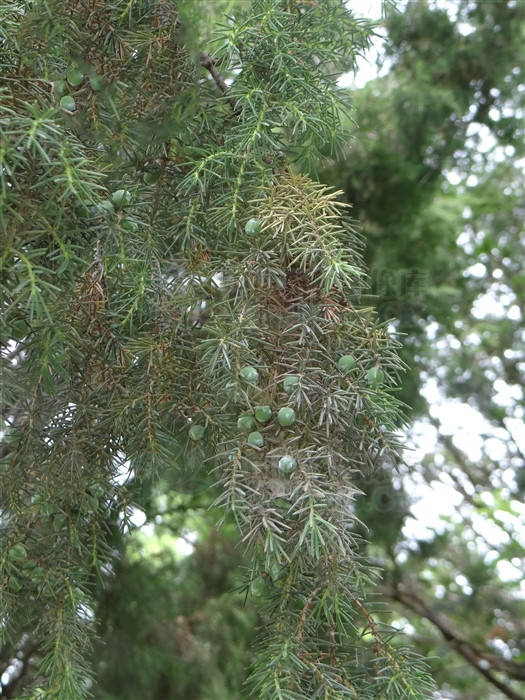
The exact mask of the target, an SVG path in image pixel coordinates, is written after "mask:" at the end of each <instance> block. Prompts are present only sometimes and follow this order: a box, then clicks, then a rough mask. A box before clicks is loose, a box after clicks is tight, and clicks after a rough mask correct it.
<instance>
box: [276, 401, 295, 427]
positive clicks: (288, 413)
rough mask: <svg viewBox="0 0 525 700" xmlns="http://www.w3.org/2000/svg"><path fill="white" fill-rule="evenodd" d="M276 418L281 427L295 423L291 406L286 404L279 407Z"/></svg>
mask: <svg viewBox="0 0 525 700" xmlns="http://www.w3.org/2000/svg"><path fill="white" fill-rule="evenodd" d="M277 420H278V421H279V425H282V426H283V428H287V427H288V426H289V425H293V424H294V423H295V411H294V410H293V408H288V406H285V407H284V408H281V409H280V411H279V413H278V414H277Z"/></svg>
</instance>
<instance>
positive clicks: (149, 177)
mask: <svg viewBox="0 0 525 700" xmlns="http://www.w3.org/2000/svg"><path fill="white" fill-rule="evenodd" d="M158 179H159V174H158V173H152V172H149V171H147V172H145V173H144V182H145V183H146V185H154V184H155V183H156V182H157V181H158Z"/></svg>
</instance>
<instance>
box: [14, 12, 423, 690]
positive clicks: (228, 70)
mask: <svg viewBox="0 0 525 700" xmlns="http://www.w3.org/2000/svg"><path fill="white" fill-rule="evenodd" d="M181 4H182V5H186V7H184V12H183V13H182V14H179V11H178V8H177V5H176V4H173V3H171V2H165V1H163V0H155V1H153V0H152V1H151V2H148V1H146V0H127V1H126V2H124V0H112V2H92V3H84V2H80V1H79V2H76V1H75V2H70V3H64V2H62V1H60V0H48V2H18V1H17V2H14V1H13V0H8V1H7V2H5V3H4V4H3V6H2V8H1V9H0V27H1V29H0V32H1V34H0V37H1V44H0V52H1V53H0V61H1V64H2V75H3V78H2V79H1V83H0V85H1V93H0V98H1V102H0V158H1V164H0V178H1V187H2V200H1V208H0V229H1V235H2V238H3V246H2V257H1V272H0V275H1V277H0V281H1V285H2V347H3V356H4V366H3V375H2V382H3V390H2V412H3V416H4V421H5V424H4V429H3V438H4V445H3V448H2V455H1V456H2V462H1V469H2V491H1V496H2V506H1V507H2V520H1V528H2V540H1V554H0V562H1V578H2V581H3V583H4V587H3V592H2V612H1V616H2V621H3V622H2V634H3V643H4V645H5V646H6V647H7V649H12V650H13V654H14V652H15V650H16V648H17V644H19V643H20V640H24V642H23V643H24V644H27V639H28V638H29V639H30V640H31V644H32V645H33V646H34V656H35V658H36V659H37V663H38V666H37V668H36V669H35V670H34V672H33V673H32V674H28V677H27V678H26V682H25V684H24V687H23V688H22V689H21V690H20V693H21V694H20V697H28V698H56V699H60V700H75V698H85V697H88V696H89V693H90V687H91V686H92V678H91V670H90V664H89V658H90V646H91V644H92V641H93V638H94V621H95V620H96V619H97V615H98V610H97V600H98V596H99V595H100V591H101V588H102V586H103V585H105V586H110V585H111V581H112V578H113V576H114V571H115V566H116V563H115V555H116V551H118V550H114V548H113V547H114V545H115V542H117V541H118V538H119V535H118V532H119V530H120V531H121V532H124V531H125V530H126V528H127V526H128V521H129V517H130V513H131V510H130V508H131V506H132V505H133V503H134V502H138V501H139V500H140V498H141V497H142V498H143V497H144V494H147V493H148V492H149V491H150V490H151V489H152V488H153V487H154V486H155V484H158V483H159V480H160V479H161V478H165V477H166V475H168V474H171V473H173V471H174V470H175V471H177V470H179V472H180V474H181V475H184V474H186V471H185V470H187V469H188V464H190V465H191V466H190V469H191V470H193V472H194V477H195V479H196V481H195V484H196V482H197V480H200V483H199V485H198V486H197V485H195V489H196V490H198V489H201V490H202V487H203V485H204V486H205V493H206V494H207V498H208V500H207V504H208V505H209V504H211V503H214V504H215V505H216V506H220V507H221V508H222V509H223V513H224V518H225V519H228V518H231V517H232V518H233V519H234V520H235V522H236V523H237V526H238V531H239V537H240V540H241V541H242V543H243V545H244V548H245V552H246V557H247V560H248V561H249V562H250V571H249V574H248V576H247V578H246V582H245V588H246V592H247V594H248V595H255V594H257V596H258V598H259V605H260V606H261V609H263V610H264V613H265V616H266V620H267V624H266V625H265V628H264V629H263V630H262V631H261V633H260V635H259V640H258V643H257V648H256V654H255V655H254V659H253V663H252V666H251V669H250V678H249V680H248V685H247V687H246V691H245V692H246V696H247V697H259V698H267V699H270V698H271V699H277V698H283V699H284V698H286V699H290V700H291V699H292V698H297V699H299V698H305V699H306V698H308V699H310V698H325V699H328V698H334V699H335V698H360V699H363V700H364V699H368V698H370V699H372V698H374V699H377V698H385V699H386V698H392V699H394V698H396V699H399V700H401V699H403V700H405V699H406V698H424V697H428V695H429V693H430V692H431V689H432V683H431V681H430V679H429V677H428V675H427V673H426V671H425V669H424V666H423V665H422V664H421V662H420V660H419V659H418V658H417V656H415V655H414V654H413V652H411V651H410V650H407V649H405V648H404V647H403V644H402V642H400V641H399V640H398V638H397V637H395V636H394V634H393V632H394V631H393V630H392V629H389V628H387V627H384V626H383V625H381V623H380V622H379V621H378V620H376V619H375V617H374V612H373V610H372V607H373V606H371V605H370V604H369V603H367V602H366V595H367V592H369V591H370V590H373V586H374V584H375V581H376V579H377V572H376V571H375V570H374V569H373V567H372V566H371V565H370V563H369V562H367V561H366V560H364V559H362V557H361V554H360V548H361V547H360V541H359V537H358V535H357V531H358V530H359V528H358V523H357V520H356V516H355V508H354V499H355V498H356V496H357V495H358V493H359V489H358V488H357V486H355V481H356V479H355V477H356V475H367V474H370V472H371V470H372V469H373V467H374V465H375V464H376V463H377V462H378V460H379V461H381V462H382V463H383V464H386V465H392V464H394V463H395V461H396V453H397V444H396V439H395V436H394V434H395V432H396V430H397V429H398V428H399V426H400V425H401V424H402V421H403V418H402V410H401V405H400V403H399V401H398V400H397V399H396V398H395V395H394V393H395V392H394V391H393V390H394V388H395V385H396V382H397V379H398V375H399V372H400V371H402V363H401V362H400V360H399V359H398V356H397V350H396V348H397V345H398V344H397V343H396V342H395V341H394V340H392V338H391V337H390V336H389V333H388V329H387V328H386V327H385V326H384V324H381V323H379V322H378V320H377V318H376V317H375V315H374V314H373V312H372V311H370V310H369V309H363V308H360V306H359V294H360V293H361V292H362V291H363V290H364V289H365V287H366V275H365V272H364V270H363V264H362V260H361V248H362V245H361V241H360V239H359V236H358V234H357V233H356V231H355V229H354V227H353V225H352V222H351V221H350V220H349V219H348V216H347V213H346V209H345V208H344V205H342V204H341V203H340V202H339V194H340V193H338V192H333V191H332V190H330V189H328V188H326V187H324V186H321V185H320V184H318V183H316V182H315V181H313V180H312V179H310V178H309V177H307V176H305V175H303V174H301V169H308V171H309V172H311V171H312V168H313V166H315V164H316V163H319V162H320V160H321V158H325V157H326V156H327V154H328V155H329V156H335V155H336V154H337V153H338V149H339V148H340V145H341V144H342V143H343V138H344V132H343V131H342V129H341V126H340V119H341V116H342V115H343V114H347V113H348V104H347V102H346V98H345V96H344V95H343V94H342V93H341V91H340V90H338V88H337V86H336V80H337V77H338V76H339V75H340V74H341V72H343V71H346V70H349V69H351V68H353V67H354V65H355V58H356V56H357V55H358V54H360V53H361V52H362V51H363V50H364V49H365V48H366V47H367V46H368V44H369V42H370V39H371V36H372V27H371V26H370V25H369V24H368V23H367V22H365V21H363V20H359V19H357V18H356V17H354V16H353V15H352V14H351V13H350V12H349V11H348V10H347V9H346V7H345V4H344V3H343V2H342V1H341V0H323V2H319V3H316V2H306V1H305V2H302V1H292V0H288V1H285V0H254V1H253V2H252V3H243V5H242V8H241V9H240V10H239V11H238V12H237V11H235V12H234V17H233V16H232V17H225V18H224V25H223V27H222V28H221V30H220V31H219V32H218V35H217V36H216V37H215V39H214V42H215V43H214V44H213V47H214V59H211V58H210V57H209V56H208V55H207V54H199V51H200V50H201V49H202V46H201V47H200V46H198V39H199V36H198V35H197V34H196V33H195V32H193V33H192V29H193V28H194V27H199V26H200V25H201V23H202V22H203V16H202V8H201V9H199V8H198V7H197V6H196V7H195V10H194V12H192V3H189V4H188V3H181ZM192 21H194V22H195V24H194V25H192ZM203 33H204V34H205V32H203ZM199 63H200V64H201V65H202V66H203V67H204V68H206V71H204V70H203V69H202V68H201V66H199ZM219 71H220V73H219ZM221 74H222V75H224V76H228V77H229V78H230V82H231V85H230V86H229V87H228V85H227V84H226V82H225V81H224V79H223V77H222V75H221ZM65 97H69V98H70V99H69V100H65V99H64V98H65ZM250 219H256V220H257V225H253V223H252V224H251V225H250V226H248V227H247V226H246V224H247V222H248V221H249V220H250ZM344 355H351V356H352V357H353V358H354V359H355V367H354V368H352V369H351V370H349V371H341V369H340V368H339V367H338V362H339V360H340V358H341V357H342V356H344ZM243 367H253V368H255V369H256V370H257V372H258V378H257V380H256V381H246V379H245V378H244V377H243V375H242V373H241V369H242V368H243ZM371 370H373V372H372V373H371ZM289 375H294V376H297V377H298V382H297V384H296V385H295V386H294V387H292V391H290V392H288V391H285V390H284V387H283V380H284V379H285V378H286V377H287V376H289ZM254 376H257V374H255V375H254ZM371 376H374V377H375V378H376V379H375V380H374V381H373V382H371V381H370V377H371ZM377 377H381V380H382V381H377ZM256 406H269V407H270V409H271V417H270V418H269V419H268V421H266V422H264V423H260V424H259V425H258V429H259V431H260V433H261V435H262V437H263V443H262V446H261V447H258V446H257V445H253V444H249V443H248V438H247V434H246V432H245V431H242V430H241V431H240V430H239V429H238V427H237V421H238V419H239V417H240V416H242V415H253V414H254V411H255V407H256ZM286 407H287V408H289V409H293V411H294V412H295V416H296V419H295V421H293V422H290V421H286V422H288V423H290V424H289V425H282V424H281V423H282V421H281V423H279V422H278V421H277V415H278V412H279V410H280V409H282V408H286ZM291 415H293V413H291ZM284 456H289V457H291V458H292V459H291V460H289V461H288V462H287V464H291V465H292V466H291V467H290V469H289V470H287V471H286V473H285V472H283V471H282V470H281V471H280V470H279V466H278V465H279V463H280V460H281V459H282V458H283V457H284ZM185 488H186V490H190V491H191V489H192V484H191V480H190V483H189V485H188V484H186V486H185Z"/></svg>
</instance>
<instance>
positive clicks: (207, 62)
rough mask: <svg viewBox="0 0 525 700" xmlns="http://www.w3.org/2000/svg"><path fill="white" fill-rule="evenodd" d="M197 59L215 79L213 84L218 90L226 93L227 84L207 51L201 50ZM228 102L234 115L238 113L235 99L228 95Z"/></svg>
mask: <svg viewBox="0 0 525 700" xmlns="http://www.w3.org/2000/svg"><path fill="white" fill-rule="evenodd" d="M199 61H200V64H201V66H202V67H203V68H206V70H207V71H209V73H210V75H211V77H212V78H213V80H214V81H215V84H216V85H217V87H218V88H219V90H220V91H221V92H222V93H223V94H226V93H227V92H228V86H227V84H226V81H225V80H224V78H223V77H222V75H221V74H220V73H219V71H218V70H217V68H216V67H215V61H214V60H213V58H212V57H211V56H210V55H208V54H207V53H204V51H201V52H200V54H199ZM228 102H229V103H230V106H231V108H232V109H233V113H234V114H235V115H238V114H240V110H239V107H238V106H237V105H236V104H235V100H234V99H232V98H231V97H230V98H229V99H228Z"/></svg>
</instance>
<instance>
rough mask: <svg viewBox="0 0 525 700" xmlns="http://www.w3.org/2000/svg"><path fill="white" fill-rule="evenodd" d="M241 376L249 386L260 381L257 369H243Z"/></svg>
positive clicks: (248, 367) (247, 367)
mask: <svg viewBox="0 0 525 700" xmlns="http://www.w3.org/2000/svg"><path fill="white" fill-rule="evenodd" d="M240 375H241V377H242V378H243V379H244V381H246V382H248V383H249V384H257V382H258V381H259V372H258V371H257V370H256V369H255V367H250V366H246V367H243V368H242V369H241V371H240Z"/></svg>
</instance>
